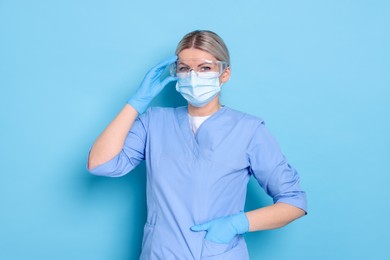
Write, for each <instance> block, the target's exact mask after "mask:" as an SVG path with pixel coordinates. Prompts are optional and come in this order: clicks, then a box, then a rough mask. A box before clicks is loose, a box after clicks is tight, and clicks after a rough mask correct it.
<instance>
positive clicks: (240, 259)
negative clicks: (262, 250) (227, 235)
mask: <svg viewBox="0 0 390 260" xmlns="http://www.w3.org/2000/svg"><path fill="white" fill-rule="evenodd" d="M243 241H244V239H243V238H242V236H235V237H234V238H233V239H232V241H230V242H229V243H228V244H220V243H215V242H212V241H209V240H207V239H205V238H204V239H203V249H202V257H201V259H210V260H212V259H214V260H218V259H221V260H222V259H223V260H246V259H249V256H248V252H247V248H246V246H245V243H242V242H243Z"/></svg>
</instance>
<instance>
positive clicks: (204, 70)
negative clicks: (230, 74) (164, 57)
mask: <svg viewBox="0 0 390 260" xmlns="http://www.w3.org/2000/svg"><path fill="white" fill-rule="evenodd" d="M227 67H228V64H227V62H225V61H213V60H203V59H202V60H201V59H189V60H177V61H176V62H174V63H172V64H171V65H170V67H169V71H170V74H171V76H173V77H178V78H186V77H190V76H191V73H192V72H193V73H195V74H196V76H197V77H199V78H216V77H219V76H221V75H222V73H224V71H225V70H226V68H227Z"/></svg>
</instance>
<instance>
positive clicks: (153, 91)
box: [88, 56, 177, 170]
mask: <svg viewBox="0 0 390 260" xmlns="http://www.w3.org/2000/svg"><path fill="white" fill-rule="evenodd" d="M176 60H177V56H173V57H171V58H169V59H167V60H165V61H163V62H161V63H159V64H158V65H156V66H154V67H153V68H152V69H151V70H149V72H148V73H147V74H146V76H145V78H144V80H143V81H142V83H141V85H140V86H139V88H138V90H137V92H136V93H135V95H134V96H132V97H131V98H130V99H129V100H128V102H127V103H128V104H126V105H125V107H124V108H123V109H122V110H121V112H119V114H118V115H117V116H116V117H115V119H114V120H113V121H112V122H111V123H110V124H109V125H108V126H107V128H106V129H105V130H104V131H103V133H102V134H101V135H100V136H99V137H98V139H97V140H96V141H95V143H94V144H93V146H92V148H91V151H90V154H89V157H88V170H92V169H94V168H95V167H97V166H99V165H102V164H104V163H106V162H108V161H110V160H111V159H114V157H115V156H116V155H118V154H119V153H120V152H121V151H122V149H123V147H124V144H125V141H126V138H127V137H128V135H129V131H130V129H131V128H132V126H133V124H134V121H135V120H136V118H137V116H138V114H142V113H143V112H144V111H145V110H146V108H147V107H148V106H149V104H150V102H151V101H152V100H153V98H154V97H155V96H156V95H158V93H160V91H161V90H162V89H163V88H164V87H165V86H166V85H167V84H168V83H169V82H172V81H174V80H176V78H174V77H166V78H165V79H164V80H161V79H160V78H161V75H162V74H163V72H164V70H165V69H166V67H168V66H169V65H170V64H172V63H173V62H175V61H176ZM129 145H130V147H131V146H132V145H134V143H133V142H131V143H129ZM122 158H123V157H122ZM124 160H126V159H124ZM124 160H119V161H117V162H116V163H114V164H117V165H120V166H121V167H122V168H123V169H125V168H126V167H123V166H125V165H126V162H124ZM127 161H128V160H127ZM122 162H123V163H122Z"/></svg>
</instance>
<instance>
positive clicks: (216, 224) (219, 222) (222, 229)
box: [191, 211, 249, 244]
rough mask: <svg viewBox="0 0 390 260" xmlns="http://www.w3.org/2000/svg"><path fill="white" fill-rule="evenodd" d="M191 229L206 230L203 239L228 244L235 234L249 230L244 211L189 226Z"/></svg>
mask: <svg viewBox="0 0 390 260" xmlns="http://www.w3.org/2000/svg"><path fill="white" fill-rule="evenodd" d="M191 230H192V231H207V234H206V236H205V239H207V240H209V241H212V242H215V243H221V244H228V243H229V242H230V241H231V240H232V239H233V238H234V236H236V235H240V234H244V233H246V232H248V231H249V220H248V218H247V216H246V215H245V213H244V212H243V211H241V212H240V213H237V214H234V215H230V216H226V217H221V218H216V219H213V220H211V221H208V222H205V223H203V224H200V225H196V226H193V227H191Z"/></svg>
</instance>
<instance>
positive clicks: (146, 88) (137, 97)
mask: <svg viewBox="0 0 390 260" xmlns="http://www.w3.org/2000/svg"><path fill="white" fill-rule="evenodd" d="M176 60H177V56H173V57H171V58H169V59H167V60H165V61H163V62H161V63H159V64H158V65H156V66H154V67H153V68H151V69H150V70H149V72H148V73H147V74H146V75H145V78H144V79H143V81H142V83H141V85H140V86H139V87H138V90H137V92H136V93H135V94H134V95H133V96H132V97H131V98H130V99H129V100H128V101H127V103H128V104H130V105H131V106H132V107H134V109H135V110H137V112H138V113H139V114H142V113H143V112H145V110H146V109H147V107H148V106H149V104H150V102H152V100H153V98H154V97H155V96H157V94H158V93H160V92H161V90H162V89H163V88H164V87H165V86H166V85H167V84H168V83H169V82H172V81H175V80H177V78H175V77H172V76H168V77H166V78H165V79H164V80H162V81H161V80H160V77H161V75H162V73H163V72H164V70H165V68H166V67H168V66H169V65H170V64H172V63H174V62H175V61H176Z"/></svg>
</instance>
